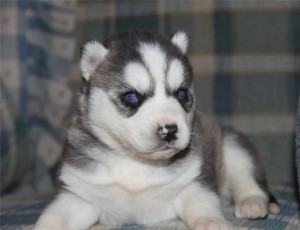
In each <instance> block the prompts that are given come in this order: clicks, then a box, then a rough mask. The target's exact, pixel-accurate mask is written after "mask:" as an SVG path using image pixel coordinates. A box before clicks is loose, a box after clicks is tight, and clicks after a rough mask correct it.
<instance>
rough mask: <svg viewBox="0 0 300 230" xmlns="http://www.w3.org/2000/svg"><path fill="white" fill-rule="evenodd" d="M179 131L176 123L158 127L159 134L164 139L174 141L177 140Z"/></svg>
mask: <svg viewBox="0 0 300 230" xmlns="http://www.w3.org/2000/svg"><path fill="white" fill-rule="evenodd" d="M177 131H178V127H177V125H176V124H167V125H164V126H159V127H158V134H159V136H160V138H161V139H162V140H164V141H168V142H170V141H173V140H176V139H177V137H176V133H177Z"/></svg>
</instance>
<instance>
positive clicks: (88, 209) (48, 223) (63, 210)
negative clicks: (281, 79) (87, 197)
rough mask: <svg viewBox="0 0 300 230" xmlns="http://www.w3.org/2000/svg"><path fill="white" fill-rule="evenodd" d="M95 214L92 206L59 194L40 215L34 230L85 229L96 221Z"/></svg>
mask: <svg viewBox="0 0 300 230" xmlns="http://www.w3.org/2000/svg"><path fill="white" fill-rule="evenodd" d="M97 214H98V212H97V210H96V208H95V206H93V205H92V204H90V203H88V202H86V201H84V200H82V199H80V198H79V197H77V196H76V195H74V194H72V193H67V192H66V193H61V194H59V195H58V196H57V197H56V199H55V200H54V201H53V202H52V203H51V204H50V205H49V206H48V207H47V208H46V210H45V211H44V212H43V213H42V215H41V216H40V218H39V219H38V221H37V223H36V225H35V227H34V230H54V229H55V230H76V229H78V230H79V229H87V228H88V227H90V226H91V225H92V224H94V223H95V222H96V221H97V220H98V215H97Z"/></svg>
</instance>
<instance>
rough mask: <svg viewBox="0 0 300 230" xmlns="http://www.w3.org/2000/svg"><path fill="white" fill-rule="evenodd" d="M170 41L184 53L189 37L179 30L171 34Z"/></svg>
mask: <svg viewBox="0 0 300 230" xmlns="http://www.w3.org/2000/svg"><path fill="white" fill-rule="evenodd" d="M171 41H172V43H173V44H174V45H175V46H177V47H178V48H179V49H180V50H181V52H182V53H183V54H186V51H187V48H188V43H189V39H188V36H187V34H186V33H185V32H184V31H182V30H179V31H177V32H176V33H175V34H173V36H172V37H171Z"/></svg>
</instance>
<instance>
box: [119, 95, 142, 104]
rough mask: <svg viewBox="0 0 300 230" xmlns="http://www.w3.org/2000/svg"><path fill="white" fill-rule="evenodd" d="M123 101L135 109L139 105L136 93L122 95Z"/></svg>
mask: <svg viewBox="0 0 300 230" xmlns="http://www.w3.org/2000/svg"><path fill="white" fill-rule="evenodd" d="M123 101H124V103H125V104H126V105H128V106H130V107H137V106H139V104H140V103H141V99H140V97H139V95H138V94H137V93H136V92H128V93H125V94H124V95H123Z"/></svg>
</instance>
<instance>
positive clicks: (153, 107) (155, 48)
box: [81, 31, 194, 160]
mask: <svg viewBox="0 0 300 230" xmlns="http://www.w3.org/2000/svg"><path fill="white" fill-rule="evenodd" d="M187 45H188V39H187V36H186V34H185V33H184V32H182V31H179V32H177V33H175V34H174V35H173V36H172V37H171V38H170V39H169V38H166V37H163V36H162V35H159V34H157V33H154V32H148V31H130V32H126V33H123V34H119V35H116V36H113V37H111V38H109V39H107V40H106V41H104V42H103V43H99V42H97V41H92V42H88V43H87V44H85V46H84V47H83V54H82V58H81V71H82V76H83V78H84V80H85V90H83V91H82V92H83V95H82V97H81V106H82V107H85V108H86V113H85V114H86V119H87V120H88V121H89V123H90V125H91V127H92V128H93V130H94V132H96V134H97V135H98V136H99V137H100V138H101V139H102V140H104V141H107V142H108V143H111V144H110V145H114V146H112V147H115V146H118V149H119V150H124V152H127V153H129V154H131V155H134V156H136V157H139V158H143V159H151V160H161V159H169V158H171V157H172V156H174V155H175V154H176V153H178V152H179V151H181V150H183V149H185V148H186V147H187V146H188V144H189V142H190V135H191V124H192V119H193V114H194V96H193V89H192V70H191V66H190V64H189V62H188V59H187V57H186V56H185V54H186V50H187ZM84 98H85V99H86V100H84Z"/></svg>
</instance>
